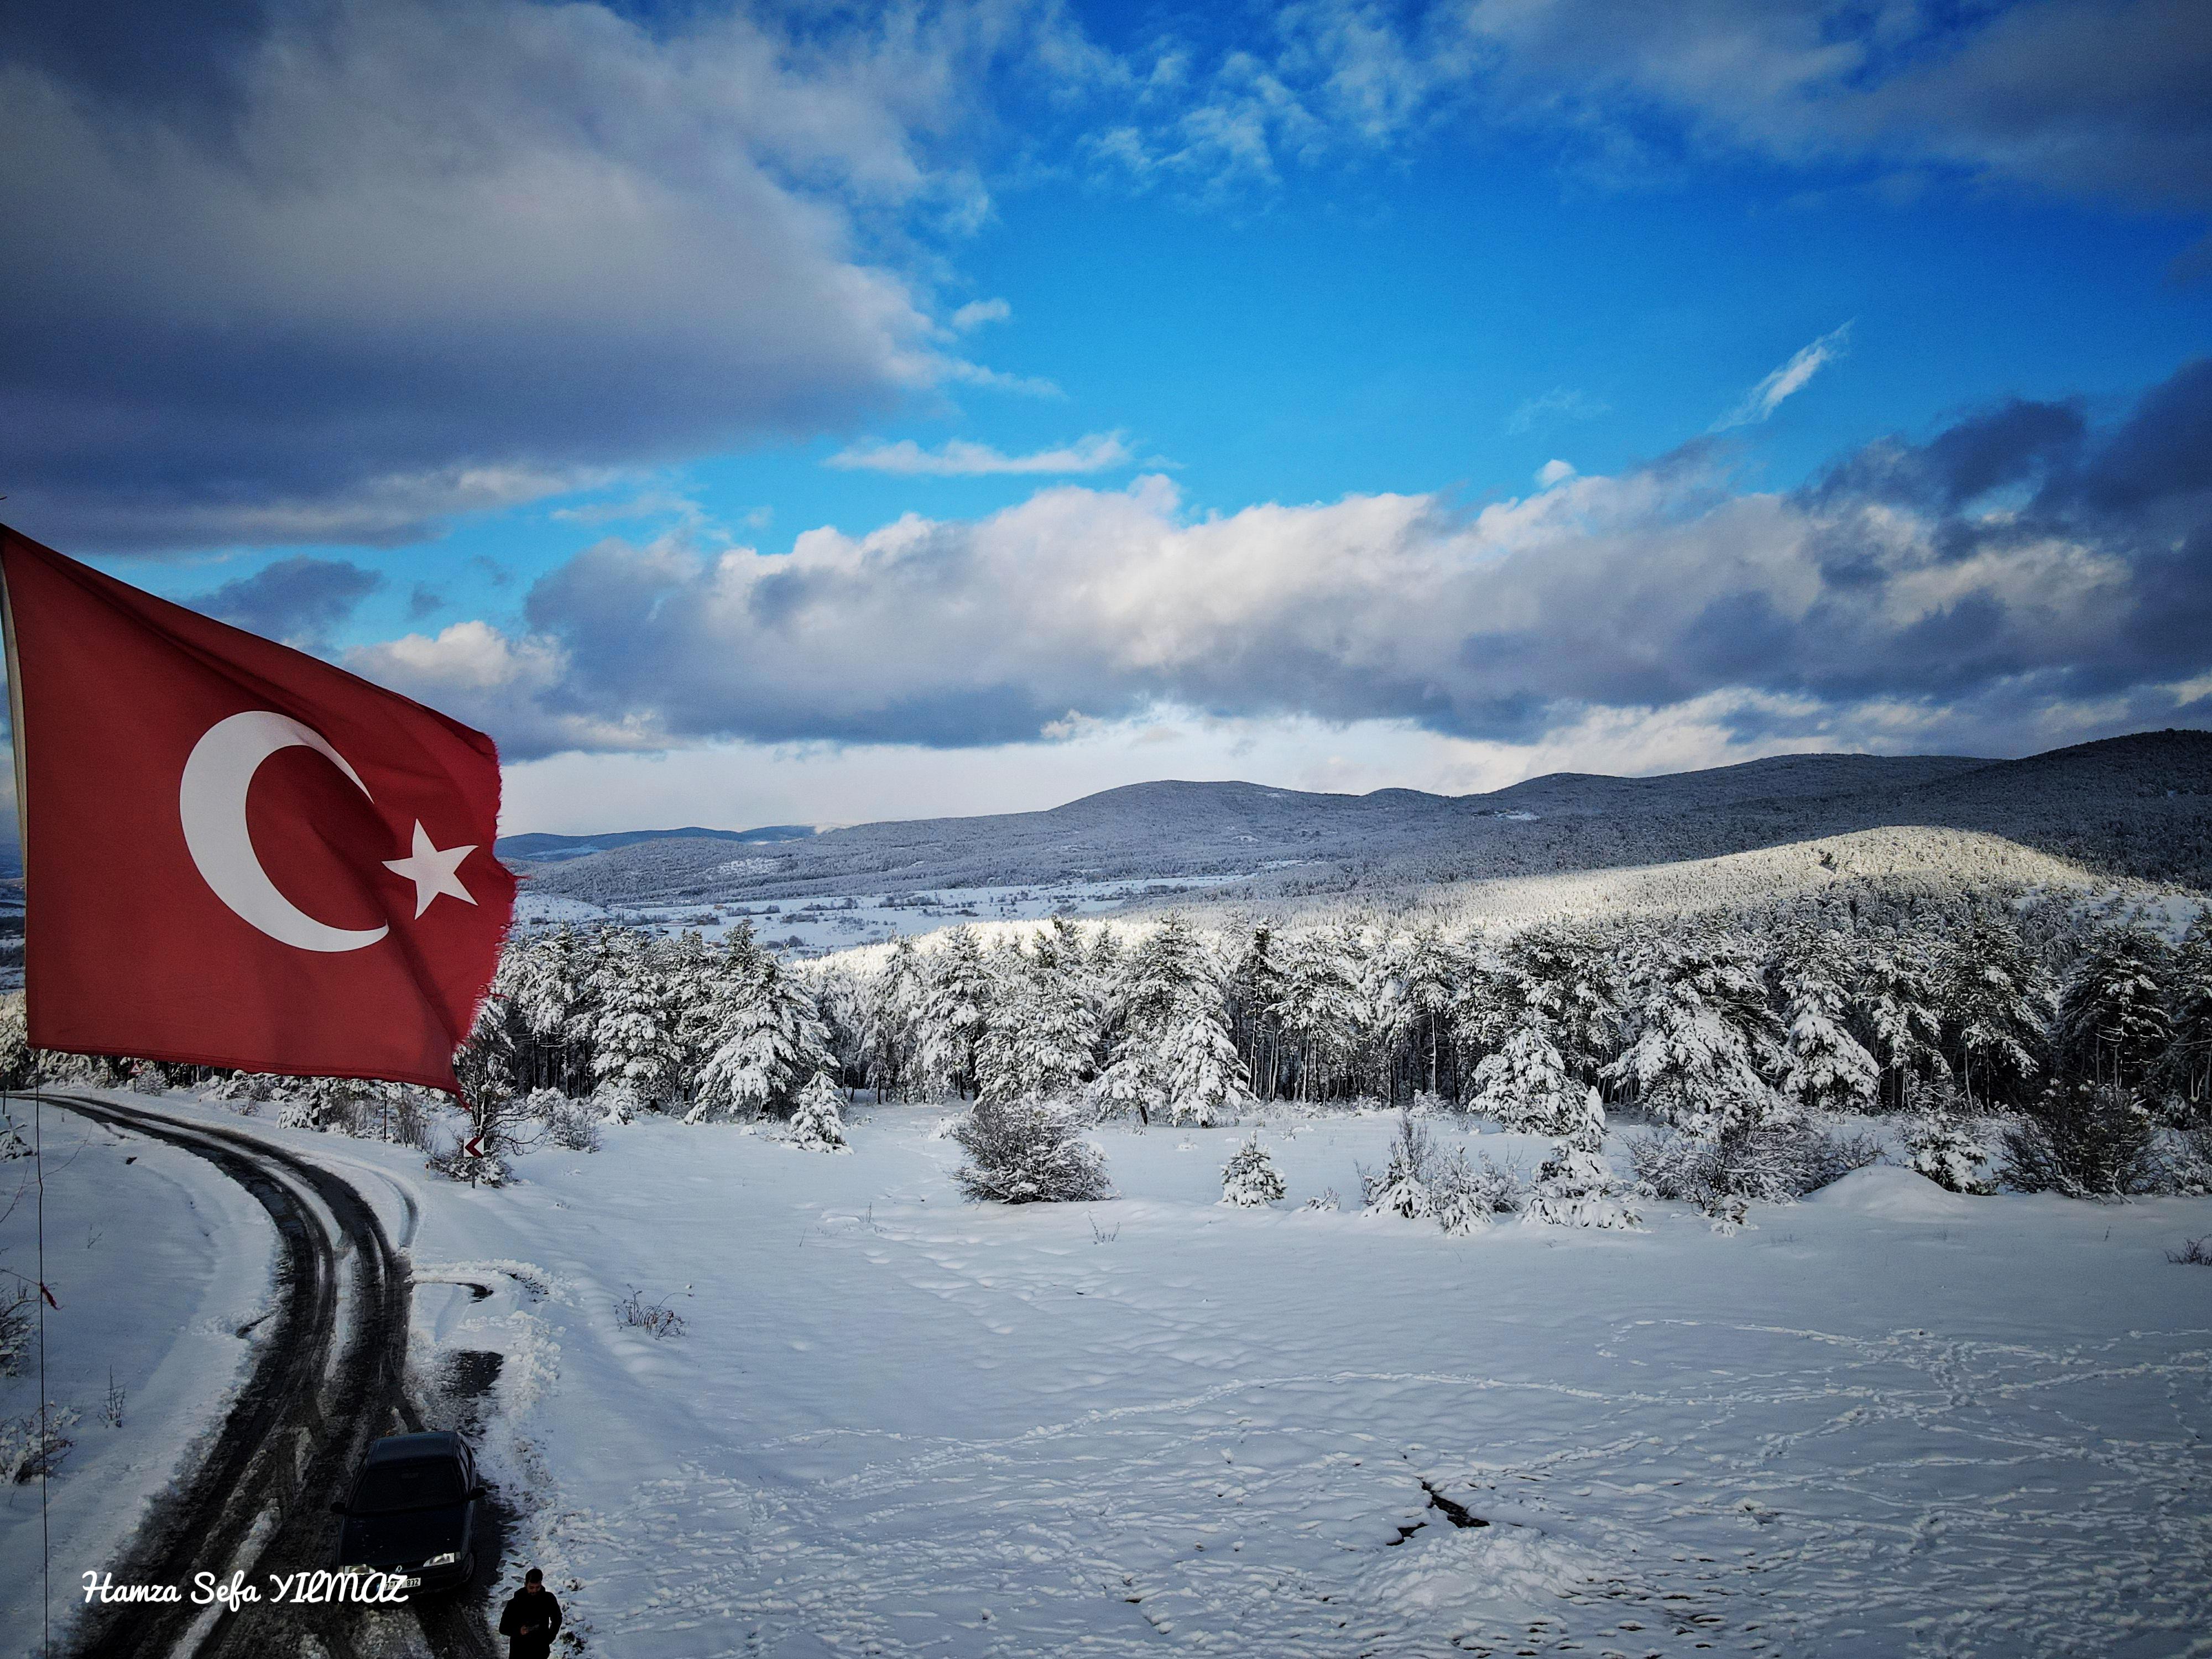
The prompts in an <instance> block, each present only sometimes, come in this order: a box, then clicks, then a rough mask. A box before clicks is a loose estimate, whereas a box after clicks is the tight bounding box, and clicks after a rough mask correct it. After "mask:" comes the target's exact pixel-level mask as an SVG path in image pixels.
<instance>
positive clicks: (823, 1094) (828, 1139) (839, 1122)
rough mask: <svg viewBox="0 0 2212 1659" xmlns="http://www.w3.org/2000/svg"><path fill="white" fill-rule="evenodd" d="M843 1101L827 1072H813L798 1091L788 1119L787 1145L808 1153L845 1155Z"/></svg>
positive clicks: (849, 1149) (849, 1148) (843, 1098)
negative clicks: (797, 1097) (797, 1096)
mask: <svg viewBox="0 0 2212 1659" xmlns="http://www.w3.org/2000/svg"><path fill="white" fill-rule="evenodd" d="M844 1103H845V1097H843V1096H842V1095H841V1094H839V1093H838V1092H837V1085H836V1084H834V1083H832V1082H831V1081H830V1080H829V1073H827V1072H817V1073H815V1074H814V1076H813V1077H812V1079H811V1080H809V1082H808V1083H807V1085H806V1086H805V1088H803V1089H801V1090H800V1091H799V1104H798V1107H797V1109H795V1110H794V1111H793V1113H792V1117H791V1144H792V1145H793V1146H797V1147H799V1148H800V1149H801V1150H803V1151H805V1152H851V1151H852V1150H853V1149H852V1148H851V1147H850V1146H847V1145H846V1144H845V1118H844V1114H843V1112H842V1107H843V1105H844Z"/></svg>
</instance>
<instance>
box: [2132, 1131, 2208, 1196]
mask: <svg viewBox="0 0 2212 1659" xmlns="http://www.w3.org/2000/svg"><path fill="white" fill-rule="evenodd" d="M2151 1162H2152V1166H2153V1173H2152V1176H2151V1178H2150V1180H2149V1181H2148V1183H2146V1184H2147V1187H2148V1190H2150V1191H2152V1192H2154V1193H2158V1194H2161V1195H2163V1196H2167V1197H2172V1198H2206V1197H2212V1126H2199V1127H2195V1128H2190V1129H2178V1130H2176V1129H2169V1130H2167V1131H2166V1133H2163V1134H2161V1135H2160V1136H2159V1138H2158V1146H2157V1148H2156V1150H2155V1151H2154V1152H2153V1154H2152V1158H2151Z"/></svg>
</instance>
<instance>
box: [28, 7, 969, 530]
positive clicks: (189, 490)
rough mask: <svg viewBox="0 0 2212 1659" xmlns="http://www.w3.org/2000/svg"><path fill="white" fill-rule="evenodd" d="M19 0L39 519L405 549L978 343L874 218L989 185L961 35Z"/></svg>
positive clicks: (918, 379)
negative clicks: (942, 161) (941, 142)
mask: <svg viewBox="0 0 2212 1659" xmlns="http://www.w3.org/2000/svg"><path fill="white" fill-rule="evenodd" d="M18 11H19V12H20V17H19V18H18V19H16V20H15V21H20V22H21V24H22V27H21V28H19V29H15V30H10V31H0V42H4V43H5V44H4V45H0V54H4V55H3V56H0V154H5V155H8V156H9V165H8V166H6V167H0V219H4V222H6V224H7V226H8V229H9V245H10V246H11V247H13V248H15V250H16V251H17V254H16V257H14V258H9V259H8V260H6V261H5V262H0V477H4V480H5V487H6V488H7V489H8V490H9V495H10V496H11V498H12V499H11V513H13V515H14V516H15V518H16V519H17V520H18V521H20V522H21V523H22V524H24V525H25V526H27V527H28V528H30V529H31V530H33V532H36V533H40V534H43V535H45V536H46V538H48V539H50V540H53V541H56V542H58V543H61V544H66V545H69V546H71V547H76V548H79V549H85V550H99V549H110V550H131V549H137V548H156V547H165V546H198V545H210V544H222V543H238V542H244V543H251V544H282V543H285V542H295V543H305V542H323V543H327V542H333V541H347V542H354V543H359V544H391V543H394V542H399V541H405V540H409V539H414V538H421V537H423V536H425V535H428V534H431V533H434V532H435V530H436V528H437V526H438V525H439V524H440V523H441V520H443V519H444V518H446V517H447V516H448V515H450V514H452V513H457V512H464V511H469V510H474V509H480V508H489V507H501V506H504V505H510V504H512V503H513V502H516V501H523V500H527V499H531V498H532V497H535V496H538V495H544V494H546V493H548V492H550V491H553V490H556V489H563V488H568V487H573V486H574V485H576V484H578V483H586V482H590V481H592V480H595V479H599V478H603V477H607V476H609V475H610V472H611V470H613V469H620V468H623V467H628V466H631V465H639V464H646V463H651V462H654V461H657V460H661V459H667V458H669V457H671V456H678V455H690V454H695V453H702V452H703V451H708V450H712V449H714V448H717V447H728V446H732V445H736V444H740V443H744V442H747V441H755V440H758V439H761V438H763V437H768V436H788V435H799V434H807V433H812V432H815V431H818V430H823V429H826V428H841V427H842V426H845V425H847V424H848V423H849V422H852V421H854V420H855V419H857V418H859V417H860V416H862V415H863V414H864V413H866V411H869V410H878V409H881V408H883V407H885V406H886V405H888V404H890V403H892V402H893V401H895V400H896V399H897V398H900V397H902V396H903V395H906V394H908V393H909V392H913V391H915V390H916V389H917V388H923V387H927V386H929V385H931V384H933V383H934V381H935V380H937V379H938V378H939V377H940V376H941V375H942V374H945V373H949V372H955V371H956V369H957V365H955V366H948V364H947V362H946V361H945V360H944V359H943V358H941V357H940V356H939V355H938V349H937V348H936V347H933V345H932V344H931V343H930V342H931V340H932V338H933V333H932V330H931V326H930V324H929V322H928V320H927V318H926V317H925V316H923V315H922V314H921V311H920V309H919V308H918V307H917V306H916V304H915V301H914V299H913V297H912V295H910V293H909V291H908V287H907V286H906V284H905V283H903V282H902V280H901V279H900V278H899V277H898V276H896V275H895V274H892V273H891V272H890V271H889V270H886V269H884V267H883V265H882V264H881V263H880V262H878V261H877V260H873V259H871V258H867V257H865V256H864V253H863V251H862V248H861V246H860V233H859V230H858V228H857V227H858V226H859V224H860V221H861V220H862V219H863V218H867V219H869V220H870V221H871V222H877V221H880V222H882V223H883V224H884V227H885V228H887V229H888V228H891V227H893V226H895V225H896V224H898V223H900V222H904V221H907V220H912V219H916V218H927V216H928V215H930V214H932V213H934V212H937V211H939V210H941V209H944V208H945V206H946V204H947V203H948V202H949V200H950V199H951V197H956V196H960V195H961V194H962V193H963V192H972V190H973V186H972V185H969V183H967V182H965V180H964V176H963V175H961V174H959V173H957V170H955V171H954V172H952V173H945V172H942V171H940V170H939V169H938V168H936V167H934V166H933V164H932V163H931V162H930V161H928V160H927V157H926V156H925V155H924V154H923V151H922V145H921V140H920V139H919V138H917V137H916V136H915V135H916V134H917V132H921V131H925V130H927V131H933V130H934V129H936V128H937V127H938V126H939V125H943V124H944V123H945V122H946V121H948V120H950V119H951V114H950V113H949V112H950V111H951V110H952V109H953V108H954V107H955V105H954V104H953V103H952V101H951V100H955V98H956V97H957V94H956V92H955V91H954V90H953V88H954V86H955V85H956V84H957V82H958V81H959V79H960V77H959V76H957V74H950V73H945V72H941V71H943V70H945V60H946V59H947V58H948V57H949V56H951V55H953V54H955V53H956V51H957V47H956V46H955V45H954V44H948V41H949V40H951V38H952V37H954V36H957V34H958V31H957V30H956V29H954V28H952V27H951V26H950V25H947V26H946V27H945V28H942V29H940V28H938V27H935V26H934V25H933V24H931V23H928V22H926V21H925V22H922V23H919V24H916V25H915V26H914V27H908V26H907V25H906V23H903V22H901V21H899V20H897V19H895V18H894V19H884V20H878V21H876V22H870V21H866V20H861V21H854V22H848V26H846V27H841V28H840V29H838V30H836V31H828V32H824V33H823V37H822V38H820V39H818V40H808V41H806V42H805V43H803V49H802V46H801V45H800V44H794V43H793V41H790V40H786V39H785V38H784V37H782V36H781V34H779V33H777V30H778V28H779V27H780V25H778V24H777V23H776V22H775V21H773V20H772V19H771V20H769V21H753V20H752V19H750V18H749V17H748V16H746V15H728V14H726V13H722V12H720V11H719V10H714V11H708V10H701V11H696V12H695V11H690V10H685V11H683V12H681V13H679V14H675V17H676V19H677V21H671V22H667V23H665V24H664V25H663V26H662V27H661V28H659V30H658V31H649V30H647V29H644V28H641V27H637V26H635V25H634V24H632V23H630V22H629V21H624V20H623V18H621V17H620V16H618V15H617V14H615V13H613V12H611V11H609V10H607V9H604V8H602V7H599V6H596V5H591V4H577V5H566V6H540V5H533V4H528V3H523V0H441V3H432V0H330V3H327V4H320V3H318V4H298V5H275V6H271V7H269V8H265V9H263V8H256V7H252V6H232V5H214V6H201V5H197V4H183V3H170V0H163V3H162V4H161V5H160V6H159V7H158V8H155V9H153V10H152V11H151V14H150V15H149V9H147V8H145V7H143V6H138V7H129V8H125V7H122V6H94V7H91V8H79V7H76V6H43V7H42V6H36V5H24V6H21V7H19V8H18ZM909 21H910V20H909ZM801 64H803V65H804V67H803V68H801V67H799V66H798V65H801ZM799 180H803V181H804V183H803V184H801V183H798V182H794V181H799Z"/></svg>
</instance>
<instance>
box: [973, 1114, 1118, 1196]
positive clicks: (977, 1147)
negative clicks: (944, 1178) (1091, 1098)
mask: <svg viewBox="0 0 2212 1659" xmlns="http://www.w3.org/2000/svg"><path fill="white" fill-rule="evenodd" d="M952 1138H953V1139H955V1140H957V1141H958V1142H959V1143H960V1147H961V1150H962V1151H963V1152H966V1153H967V1154H968V1161H967V1162H966V1163H965V1164H962V1165H961V1166H960V1168H959V1169H958V1170H955V1171H954V1172H953V1176H952V1178H953V1180H954V1181H955V1182H957V1183H958V1185H959V1188H960V1190H961V1191H962V1192H963V1194H966V1195H967V1196H968V1197H969V1198H971V1199H975V1200H994V1201H996V1202H998V1203H1001V1204H1060V1203H1081V1202H1085V1201H1088V1200H1092V1199H1100V1198H1110V1197H1112V1196H1113V1194H1114V1189H1113V1187H1112V1185H1111V1184H1110V1183H1109V1182H1108V1181H1107V1179H1106V1159H1105V1157H1104V1155H1103V1153H1101V1152H1099V1151H1098V1150H1097V1148H1096V1147H1094V1146H1091V1145H1090V1144H1089V1143H1087V1142H1086V1141H1085V1140H1084V1139H1082V1137H1081V1136H1080V1134H1079V1133H1078V1132H1077V1124H1076V1121H1075V1118H1074V1115H1073V1114H1072V1113H1071V1112H1070V1111H1069V1110H1068V1109H1066V1107H1064V1106H1062V1105H1060V1104H1059V1103H1055V1102H1052V1101H1043V1100H1006V1101H992V1100H979V1101H977V1102H976V1103H975V1109H974V1110H972V1111H971V1112H969V1114H968V1115H967V1117H966V1118H964V1119H963V1121H961V1123H960V1125H959V1127H957V1128H955V1129H954V1130H953V1132H952Z"/></svg>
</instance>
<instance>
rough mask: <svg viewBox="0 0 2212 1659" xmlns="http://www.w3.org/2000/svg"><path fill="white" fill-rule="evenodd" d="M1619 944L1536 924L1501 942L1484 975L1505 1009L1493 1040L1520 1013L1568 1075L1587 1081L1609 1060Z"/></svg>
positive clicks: (1582, 930)
mask: <svg viewBox="0 0 2212 1659" xmlns="http://www.w3.org/2000/svg"><path fill="white" fill-rule="evenodd" d="M1619 955H1620V941H1618V940H1617V939H1612V938H1609V937H1607V935H1606V934H1605V933H1602V932H1601V931H1599V930H1597V929H1595V928H1593V927H1588V926H1580V927H1577V926H1571V925H1569V924H1566V923H1560V922H1545V923H1540V924H1538V925H1537V926H1535V927H1529V928H1526V929H1524V930H1522V932H1521V933H1516V934H1515V935H1514V936H1513V937H1512V938H1511V939H1508V940H1506V941H1505V942H1504V945H1501V946H1500V947H1499V948H1498V952H1497V957H1496V961H1495V963H1494V966H1493V968H1492V973H1491V975H1488V977H1489V978H1490V979H1491V980H1492V984H1493V986H1494V987H1495V991H1494V994H1495V995H1496V996H1497V998H1498V1000H1499V1001H1500V1002H1501V1003H1502V1004H1504V1017H1503V1018H1502V1019H1501V1021H1500V1023H1499V1025H1498V1031H1497V1034H1496V1036H1497V1038H1498V1039H1502V1036H1503V1034H1504V1031H1505V1030H1510V1027H1511V1025H1512V1024H1513V1023H1514V1021H1515V1020H1516V1019H1517V1018H1519V1016H1520V1015H1521V1014H1522V1012H1524V1011H1526V1012H1533V1013H1534V1014H1536V1015H1538V1016H1540V1017H1541V1020H1542V1022H1543V1029H1544V1030H1545V1031H1546V1033H1547V1035H1548V1036H1550V1038H1551V1040H1552V1043H1553V1047H1554V1048H1557V1049H1558V1050H1559V1058H1560V1059H1561V1060H1563V1061H1565V1064H1566V1067H1567V1071H1568V1073H1569V1075H1571V1076H1572V1077H1574V1078H1575V1079H1577V1080H1578V1081H1583V1082H1587V1081H1588V1080H1589V1079H1591V1078H1594V1077H1595V1076H1596V1075H1597V1074H1598V1072H1599V1069H1600V1068H1601V1066H1604V1065H1605V1064H1606V1062H1607V1061H1608V1060H1611V1059H1612V1058H1613V1053H1614V1049H1615V1047H1616V1043H1615V1027H1616V1026H1617V1025H1618V1024H1619V1023H1620V991H1619V987H1618V986H1617V983H1616V981H1618V979H1619V977H1620V969H1619V963H1618V961H1617V958H1618V957H1619Z"/></svg>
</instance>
